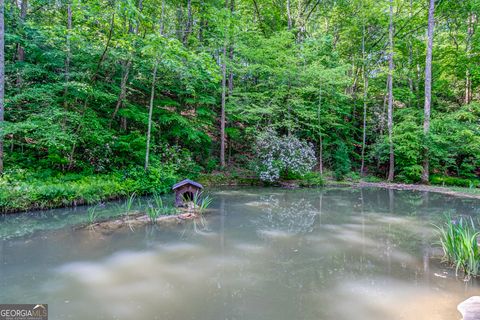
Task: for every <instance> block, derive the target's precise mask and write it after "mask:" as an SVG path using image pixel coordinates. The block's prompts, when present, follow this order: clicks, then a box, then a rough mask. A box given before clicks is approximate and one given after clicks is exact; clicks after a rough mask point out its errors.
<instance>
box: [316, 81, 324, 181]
mask: <svg viewBox="0 0 480 320" xmlns="http://www.w3.org/2000/svg"><path fill="white" fill-rule="evenodd" d="M321 112H322V86H321V85H320V90H319V93H318V109H317V117H318V171H319V172H320V174H323V136H322V123H321V121H322V117H321Z"/></svg>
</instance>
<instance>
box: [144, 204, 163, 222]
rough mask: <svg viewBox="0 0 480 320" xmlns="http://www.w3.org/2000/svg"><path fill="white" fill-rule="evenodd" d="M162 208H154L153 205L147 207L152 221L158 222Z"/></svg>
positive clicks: (149, 218) (148, 215)
mask: <svg viewBox="0 0 480 320" xmlns="http://www.w3.org/2000/svg"><path fill="white" fill-rule="evenodd" d="M160 212H161V211H160V209H158V208H153V207H150V206H149V207H148V208H147V217H148V220H150V222H151V223H156V222H157V218H158V216H159V215H160Z"/></svg>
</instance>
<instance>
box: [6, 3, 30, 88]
mask: <svg viewBox="0 0 480 320" xmlns="http://www.w3.org/2000/svg"><path fill="white" fill-rule="evenodd" d="M4 6H5V4H4ZM27 9H28V0H22V2H21V4H20V24H21V25H22V27H23V26H24V24H25V19H26V18H27ZM4 11H5V9H4ZM24 61H25V48H24V47H23V46H22V45H21V44H20V43H17V62H24ZM21 84H22V76H21V75H20V72H19V73H18V75H17V86H21Z"/></svg>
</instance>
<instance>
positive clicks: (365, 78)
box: [360, 24, 368, 176]
mask: <svg viewBox="0 0 480 320" xmlns="http://www.w3.org/2000/svg"><path fill="white" fill-rule="evenodd" d="M362 59H363V135H362V165H361V167H360V175H361V176H364V175H365V145H366V141H367V93H368V76H367V65H366V64H367V63H366V60H365V59H366V57H365V24H364V25H363V33H362Z"/></svg>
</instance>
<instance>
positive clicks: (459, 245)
mask: <svg viewBox="0 0 480 320" xmlns="http://www.w3.org/2000/svg"><path fill="white" fill-rule="evenodd" d="M438 232H439V236H440V243H441V245H442V248H443V252H444V255H445V260H446V261H448V262H451V263H452V264H453V265H454V266H455V269H456V272H457V273H458V270H462V271H463V272H464V274H465V275H466V276H477V275H478V274H479V273H480V250H479V248H478V243H477V237H478V235H479V232H478V231H476V227H475V225H474V223H473V220H472V218H470V219H465V218H463V217H460V218H458V219H456V220H452V219H451V218H450V217H449V218H448V221H447V222H445V224H444V225H443V226H441V227H439V228H438Z"/></svg>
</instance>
